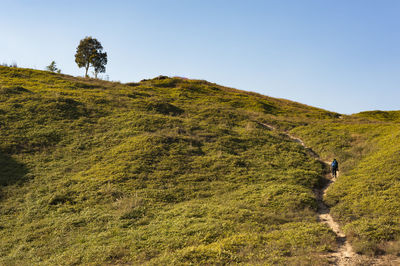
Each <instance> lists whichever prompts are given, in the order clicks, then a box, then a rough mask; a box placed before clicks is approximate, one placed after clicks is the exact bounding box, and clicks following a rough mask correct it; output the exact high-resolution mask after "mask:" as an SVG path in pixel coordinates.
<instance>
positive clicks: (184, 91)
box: [0, 67, 399, 265]
mask: <svg viewBox="0 0 400 266" xmlns="http://www.w3.org/2000/svg"><path fill="white" fill-rule="evenodd" d="M258 122H262V123H268V124H271V125H274V126H276V127H278V128H279V129H280V130H290V131H291V132H292V133H293V134H296V135H298V136H301V137H302V138H304V139H305V140H306V142H307V144H308V145H309V146H311V147H313V149H315V150H316V151H318V152H319V153H321V154H322V155H323V156H324V157H325V158H327V159H330V158H331V157H332V156H333V154H334V155H335V156H336V158H338V160H339V163H340V164H341V165H340V170H341V171H342V173H341V175H340V176H339V178H338V181H337V183H335V185H334V187H333V188H332V189H331V190H330V191H329V194H328V197H327V200H328V202H329V204H330V205H332V206H333V212H334V214H335V216H336V217H337V218H339V219H340V221H341V222H342V223H343V224H345V230H346V232H347V233H348V234H349V235H350V236H351V240H352V242H353V243H354V244H356V245H358V250H359V251H363V252H367V253H368V251H369V250H372V249H373V248H375V246H379V248H380V250H382V252H383V251H385V252H392V253H395V252H398V248H397V247H398V246H396V245H398V244H396V243H397V242H395V241H396V237H398V232H397V231H396V230H395V229H396V226H397V228H399V227H398V224H396V222H398V221H396V218H395V217H399V215H398V210H399V207H398V205H396V204H398V203H397V201H395V200H394V199H396V197H397V199H398V196H399V195H398V193H399V189H398V182H399V181H398V179H396V178H397V177H398V176H399V175H398V171H399V170H398V169H399V167H398V166H396V165H395V160H394V157H393V156H394V155H395V154H398V148H399V147H398V145H397V144H396V145H397V146H396V145H392V147H391V148H390V149H387V146H388V145H389V144H388V143H390V142H391V141H392V142H394V141H395V140H397V139H398V137H399V136H398V135H399V134H397V133H394V132H395V131H393V130H394V129H397V131H396V132H399V131H398V128H397V127H398V126H397V124H394V123H392V122H388V121H380V120H376V119H373V118H369V117H367V116H354V117H353V116H351V117H341V116H340V115H339V114H336V113H333V112H328V111H324V110H321V109H317V108H313V107H310V106H306V105H302V104H299V103H295V102H291V101H287V100H282V99H274V98H270V97H267V96H262V95H259V94H256V93H250V92H244V91H239V90H235V89H231V88H226V87H222V86H219V85H216V84H212V83H209V82H206V81H201V80H187V79H180V78H168V77H159V78H155V79H151V80H143V81H142V82H139V83H127V84H121V83H117V82H107V81H100V80H95V79H82V78H75V77H71V76H67V75H61V74H56V73H51V72H44V71H37V70H28V69H17V68H8V67H0V127H1V130H2V134H1V139H0V140H1V141H0V167H1V169H2V171H0V216H1V217H2V219H1V220H0V264H6V265H9V264H11V265H13V264H90V263H91V264H123V263H133V264H139V263H146V264H150V265H159V264H174V265H175V264H177V265H179V264H229V263H244V264H282V265H288V264H295V265H299V264H303V265H307V264H312V263H314V264H321V265H323V264H324V263H326V259H325V257H324V256H322V255H324V254H327V253H328V252H329V251H333V250H336V249H337V244H336V241H335V234H334V233H333V232H332V231H331V230H330V229H329V228H328V227H326V226H325V225H323V224H321V223H319V222H318V221H317V214H316V198H315V195H314V193H313V189H315V188H316V187H319V186H321V185H322V184H321V183H322V182H321V180H322V177H323V175H324V173H325V171H326V169H325V167H324V165H322V164H321V163H320V162H318V161H317V160H315V159H314V158H313V157H311V156H310V155H309V153H307V151H306V150H305V149H304V148H303V147H302V146H301V145H300V144H298V143H296V142H294V141H292V140H291V139H289V138H288V137H287V136H286V135H284V134H280V133H279V132H278V131H270V130H268V129H266V128H265V127H262V126H260V124H259V123H258ZM397 142H398V141H397ZM396 149H397V150H396ZM376 158H379V160H378V159H376ZM390 160H392V161H390ZM389 161H390V162H391V167H392V169H391V170H390V171H389V170H388V169H389V168H384V167H386V164H385V162H386V163H389ZM370 162H374V164H369V163H370ZM360 165H363V166H364V167H359V166H360ZM379 167H380V168H379ZM3 169H4V171H3ZM383 169H386V170H384V171H383ZM396 171H397V172H396ZM366 173H368V174H369V175H371V174H374V178H370V179H368V178H367V177H366V176H365V175H366ZM367 180H369V181H370V182H369V183H368V182H366V181H367ZM385 182H386V183H385ZM396 182H397V183H396ZM375 185H376V186H375ZM364 192H365V193H364ZM374 193H375V194H374ZM396 193H397V194H396ZM370 203H373V204H374V205H371V204H370ZM381 204H386V205H385V206H381ZM364 207H365V208H366V207H368V209H361V208H364ZM394 214H396V215H394ZM381 225H383V226H381ZM370 239H375V240H374V241H375V242H369V240H370ZM365 243H372V244H371V245H370V246H368V247H366V246H365ZM373 245H375V246H373ZM396 250H397V251H396Z"/></svg>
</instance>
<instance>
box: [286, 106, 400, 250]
mask: <svg viewBox="0 0 400 266" xmlns="http://www.w3.org/2000/svg"><path fill="white" fill-rule="evenodd" d="M397 113H398V112H381V111H380V112H376V111H373V112H363V113H360V114H357V115H354V116H352V117H345V118H344V119H343V121H340V122H336V123H314V124H309V125H307V126H303V127H299V128H296V129H295V130H294V131H293V132H295V134H297V135H299V136H301V137H302V138H303V139H306V140H307V142H308V143H307V144H309V145H311V146H312V147H314V148H315V150H316V151H318V152H319V153H320V154H323V155H324V157H325V159H327V160H331V159H332V158H333V157H334V156H335V157H336V158H338V159H339V162H342V164H341V165H342V166H341V168H340V170H341V174H340V176H339V178H338V180H337V181H336V182H335V184H334V185H332V187H331V188H330V190H328V193H327V197H326V201H327V203H328V204H329V205H331V206H332V207H333V208H332V209H331V213H332V215H333V216H334V217H335V218H336V219H337V220H338V221H340V222H341V223H342V225H344V230H345V233H346V234H347V235H348V237H349V239H350V241H351V242H352V245H353V247H354V248H355V250H356V251H357V252H360V253H364V254H369V255H375V254H385V253H388V254H393V255H399V254H400V203H399V200H398V199H399V197H400V179H399V176H400V167H399V164H398V155H399V152H400V142H399V138H400V133H399V132H400V125H399V124H398V123H397V122H392V121H396V119H395V117H396V116H397ZM389 121H390V122H389Z"/></svg>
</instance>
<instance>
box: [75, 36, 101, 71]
mask: <svg viewBox="0 0 400 266" xmlns="http://www.w3.org/2000/svg"><path fill="white" fill-rule="evenodd" d="M75 62H76V64H77V65H78V67H79V68H81V67H84V68H85V77H88V70H89V67H93V68H94V73H95V77H96V78H97V74H98V73H104V72H105V71H106V67H105V65H106V64H107V53H106V52H103V46H102V45H101V43H100V42H99V41H98V40H97V39H95V38H92V37H90V36H89V37H86V38H84V39H82V40H81V41H80V43H79V45H78V47H77V48H76V54H75Z"/></svg>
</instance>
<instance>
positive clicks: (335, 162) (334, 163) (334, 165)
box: [331, 161, 338, 169]
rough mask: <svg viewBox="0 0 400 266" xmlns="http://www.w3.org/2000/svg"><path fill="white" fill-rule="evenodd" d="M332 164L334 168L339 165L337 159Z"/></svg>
mask: <svg viewBox="0 0 400 266" xmlns="http://www.w3.org/2000/svg"><path fill="white" fill-rule="evenodd" d="M331 166H332V168H333V169H336V168H337V167H338V163H337V161H333V162H332V164H331Z"/></svg>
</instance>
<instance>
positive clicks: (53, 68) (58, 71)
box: [46, 61, 61, 73]
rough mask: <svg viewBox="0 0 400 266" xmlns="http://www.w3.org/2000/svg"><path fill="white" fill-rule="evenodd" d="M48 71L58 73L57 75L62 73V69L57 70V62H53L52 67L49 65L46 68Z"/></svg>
mask: <svg viewBox="0 0 400 266" xmlns="http://www.w3.org/2000/svg"><path fill="white" fill-rule="evenodd" d="M46 70H48V71H50V72H57V73H61V69H58V68H57V64H56V61H51V63H50V65H48V66H47V67H46Z"/></svg>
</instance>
